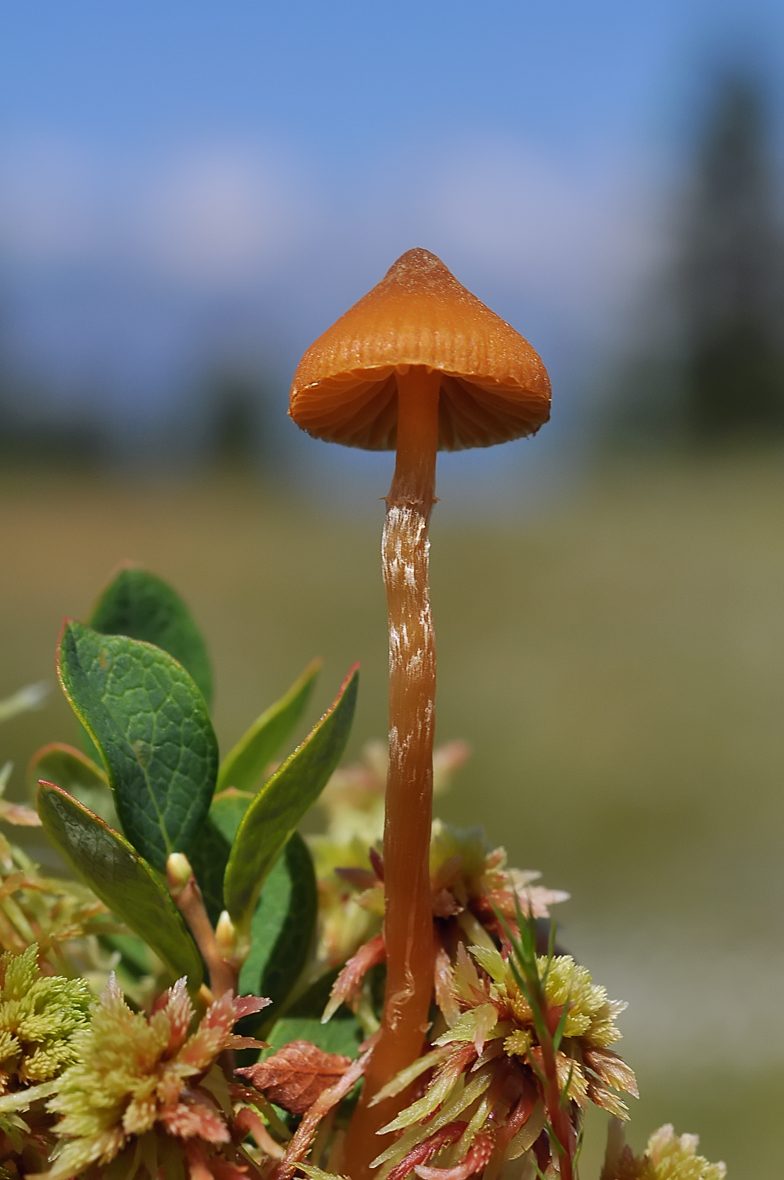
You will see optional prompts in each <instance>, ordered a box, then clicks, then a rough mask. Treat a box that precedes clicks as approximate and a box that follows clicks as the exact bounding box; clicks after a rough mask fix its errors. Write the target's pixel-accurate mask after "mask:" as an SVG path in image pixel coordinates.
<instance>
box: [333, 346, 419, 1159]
mask: <svg viewBox="0 0 784 1180" xmlns="http://www.w3.org/2000/svg"><path fill="white" fill-rule="evenodd" d="M397 383H398V425H397V457H396V462H395V474H394V478H393V480H392V487H391V488H390V492H389V495H388V497H387V514H386V521H385V524H384V537H383V542H382V563H383V572H384V584H385V586H386V592H387V606H388V611H389V772H388V778H387V794H386V818H385V823H384V897H385V911H384V941H385V945H386V959H387V983H386V993H385V999H384V1014H383V1018H382V1023H381V1032H380V1035H379V1040H378V1043H377V1045H376V1047H375V1049H374V1051H373V1055H372V1057H371V1059H370V1062H369V1065H368V1068H367V1070H366V1074H365V1083H364V1086H363V1090H362V1096H361V1099H360V1104H359V1106H358V1109H357V1113H356V1115H355V1117H354V1119H353V1120H352V1124H351V1127H350V1129H349V1134H348V1137H347V1141H346V1164H347V1168H348V1174H349V1175H350V1176H351V1177H352V1180H363V1178H364V1177H366V1176H367V1175H368V1174H369V1173H368V1169H369V1165H370V1162H371V1160H373V1159H374V1158H375V1156H376V1155H378V1153H379V1151H382V1150H383V1144H384V1141H383V1139H379V1137H378V1134H377V1132H378V1131H379V1129H380V1128H381V1127H383V1126H384V1125H385V1124H386V1123H387V1122H389V1121H390V1119H392V1118H393V1117H394V1115H395V1113H396V1110H395V1109H393V1107H396V1108H397V1110H400V1109H402V1108H403V1106H404V1105H405V1104H406V1101H407V1095H406V1094H405V1093H404V1094H401V1095H398V1096H397V1098H396V1099H394V1100H393V1099H389V1100H387V1101H384V1102H381V1103H380V1104H379V1105H378V1106H375V1107H369V1105H368V1104H369V1103H370V1101H371V1100H372V1098H373V1096H374V1094H376V1093H377V1092H378V1091H379V1090H380V1089H381V1087H382V1086H385V1085H386V1084H387V1082H389V1081H391V1079H392V1078H393V1077H394V1076H395V1074H397V1073H398V1072H399V1071H400V1070H401V1069H404V1068H405V1067H406V1066H407V1065H410V1064H411V1062H412V1061H414V1060H415V1059H416V1058H417V1057H418V1056H419V1055H420V1053H421V1051H422V1042H423V1039H424V1036H425V1033H426V1030H427V1024H428V1010H429V1007H430V1000H431V996H432V990H433V958H434V945H433V903H432V898H431V889H430V831H431V824H432V800H433V727H434V718H435V687H436V654H435V637H434V633H433V619H432V615H431V611H430V592H429V587H428V549H429V542H428V539H427V529H428V523H429V520H430V513H431V510H432V507H433V504H434V503H435V495H434V493H435V471H436V452H437V448H438V391H439V386H440V383H441V374H440V373H439V372H433V371H430V370H428V369H426V368H425V366H423V365H419V366H411V367H410V368H407V369H406V370H403V371H401V370H398V375H397Z"/></svg>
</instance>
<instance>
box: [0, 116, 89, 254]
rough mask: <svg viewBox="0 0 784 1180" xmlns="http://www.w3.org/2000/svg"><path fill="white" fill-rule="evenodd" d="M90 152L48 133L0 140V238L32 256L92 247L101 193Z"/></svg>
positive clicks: (9, 248)
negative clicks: (5, 141)
mask: <svg viewBox="0 0 784 1180" xmlns="http://www.w3.org/2000/svg"><path fill="white" fill-rule="evenodd" d="M99 187H100V186H99V184H98V177H97V175H96V172H95V170H94V167H93V161H92V159H91V157H90V155H89V153H87V152H85V151H84V150H82V149H80V147H79V146H78V145H76V144H74V143H71V142H64V141H62V140H57V139H44V140H38V141H35V142H28V143H16V144H6V145H3V146H0V244H2V248H3V249H4V251H6V252H8V253H10V254H11V255H12V256H14V257H17V258H20V259H22V260H23V261H30V262H44V263H45V262H59V261H62V260H63V259H76V258H82V257H84V256H85V255H86V254H88V253H90V252H92V250H93V248H94V245H95V239H96V233H97V231H98V218H97V216H96V214H97V212H98V209H99V208H100V204H101V198H100V193H99V191H98V190H99Z"/></svg>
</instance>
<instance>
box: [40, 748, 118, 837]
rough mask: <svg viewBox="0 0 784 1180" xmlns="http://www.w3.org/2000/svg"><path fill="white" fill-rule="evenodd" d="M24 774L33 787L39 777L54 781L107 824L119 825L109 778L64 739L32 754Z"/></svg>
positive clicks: (114, 826)
mask: <svg viewBox="0 0 784 1180" xmlns="http://www.w3.org/2000/svg"><path fill="white" fill-rule="evenodd" d="M27 775H28V781H29V782H30V783H31V785H32V786H33V787H36V786H37V784H38V782H39V781H40V780H41V779H45V780H46V782H48V783H54V784H55V786H58V787H62V789H63V790H64V791H66V792H67V793H68V794H69V795H73V796H74V797H75V798H76V799H78V800H79V802H80V803H84V805H85V807H89V809H90V811H94V812H95V814H96V815H99V816H100V817H101V819H102V820H105V821H106V823H107V824H108V825H109V827H111V828H117V827H119V821H118V819H117V812H116V810H115V807H114V799H113V798H112V791H111V787H110V786H109V780H108V778H107V777H106V775H105V774H104V772H103V771H102V770H101V768H100V767H99V766H96V764H95V763H94V762H93V760H92V758H88V757H87V755H86V754H83V753H82V752H81V750H76V749H74V747H73V746H68V745H66V744H65V743H64V742H50V743H49V745H48V746H44V747H43V748H42V749H40V750H39V751H38V753H37V754H34V755H33V757H32V758H31V760H30V765H29V767H28V771H27Z"/></svg>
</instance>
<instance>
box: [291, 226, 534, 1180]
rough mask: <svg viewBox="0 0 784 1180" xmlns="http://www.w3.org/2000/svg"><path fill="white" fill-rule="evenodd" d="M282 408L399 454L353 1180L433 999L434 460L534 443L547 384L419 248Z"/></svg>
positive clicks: (388, 553)
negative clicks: (375, 924) (378, 888)
mask: <svg viewBox="0 0 784 1180" xmlns="http://www.w3.org/2000/svg"><path fill="white" fill-rule="evenodd" d="M289 412H290V415H291V417H292V418H293V420H294V421H295V422H296V424H297V425H298V426H300V427H301V428H302V429H303V430H306V431H307V432H308V433H309V434H312V435H313V436H314V437H316V438H320V439H324V440H326V441H328V442H337V443H343V444H344V445H346V446H354V447H363V448H365V449H368V450H392V449H395V450H396V452H397V454H396V460H395V473H394V477H393V480H392V486H391V488H390V492H389V495H388V496H387V498H386V505H387V509H386V520H385V524H384V533H383V541H382V564H383V574H384V583H385V587H386V594H387V604H388V610H389V772H388V781H387V795H386V819H385V825H384V856H383V865H384V887H385V899H386V901H385V918H384V939H385V943H386V960H387V985H386V994H385V1001H384V1014H383V1019H382V1026H381V1031H380V1035H379V1039H378V1042H377V1045H376V1047H375V1049H374V1052H373V1055H372V1058H371V1061H370V1065H369V1068H368V1071H367V1073H366V1077H365V1084H364V1086H363V1093H362V1097H361V1101H360V1108H359V1111H358V1115H357V1117H355V1119H354V1120H353V1122H352V1126H351V1129H350V1131H349V1137H348V1142H347V1160H346V1163H347V1166H348V1171H349V1175H351V1176H352V1180H361V1177H363V1176H364V1175H367V1169H368V1166H369V1164H370V1161H371V1160H372V1158H373V1157H374V1156H375V1155H376V1154H377V1152H378V1151H379V1150H380V1149H381V1148H380V1143H381V1141H380V1140H379V1139H378V1138H377V1137H376V1135H377V1132H378V1131H379V1129H380V1128H381V1127H382V1126H383V1125H384V1124H385V1123H386V1122H387V1121H388V1120H389V1118H391V1117H392V1115H391V1114H390V1109H391V1108H390V1103H389V1100H387V1101H384V1102H382V1103H380V1104H379V1105H377V1106H375V1107H372V1106H370V1105H369V1104H370V1103H371V1102H372V1099H373V1095H374V1094H376V1093H377V1092H378V1090H379V1089H380V1088H381V1087H382V1086H384V1085H386V1083H387V1082H389V1081H390V1080H391V1078H392V1077H394V1076H395V1074H396V1073H398V1072H399V1071H400V1070H401V1069H403V1068H405V1067H406V1066H408V1065H410V1064H411V1062H412V1061H414V1060H415V1058H416V1057H418V1056H419V1054H420V1052H421V1049H422V1041H423V1038H424V1034H425V1031H426V1028H427V1023H428V1009H429V1005H430V1000H431V988H432V978H433V970H432V965H433V956H434V947H433V933H432V929H433V917H432V902H431V896H430V874H429V863H428V862H429V850H430V828H431V819H432V778H433V767H432V748H433V726H434V705H435V683H436V664H435V644H434V635H433V622H432V616H431V611H430V595H429V589H428V549H429V542H428V539H427V533H428V524H429V520H430V513H431V510H432V507H433V504H434V502H435V469H436V452H437V451H438V450H461V449H464V448H467V447H486V446H491V445H493V444H494V443H500V442H506V441H507V440H508V439H513V438H520V437H521V436H524V435H530V434H534V433H535V432H536V431H537V430H538V429H539V427H540V426H541V425H542V424H543V423H544V422H546V421H547V419H548V417H549V412H550V382H549V379H548V376H547V372H546V370H545V368H544V365H543V364H542V362H541V360H540V359H539V357H538V355H537V354H536V352H534V350H533V348H532V347H531V346H530V344H528V342H527V341H526V340H524V339H523V337H522V336H520V335H519V333H518V332H516V331H515V330H514V328H512V327H510V325H509V324H507V323H506V322H505V321H504V320H502V319H501V318H500V317H499V316H497V315H496V314H495V313H494V312H492V311H490V309H489V308H487V307H486V306H485V305H484V304H483V303H481V302H480V301H479V300H478V299H477V298H476V297H475V296H474V295H472V294H471V293H470V292H469V291H467V290H466V289H465V287H463V286H462V285H461V284H460V283H459V282H458V281H457V279H456V278H455V277H454V275H452V274H451V272H450V271H449V270H447V268H446V267H445V266H444V264H443V263H442V262H441V261H440V259H438V258H436V256H435V255H434V254H431V253H430V252H429V251H427V250H421V249H416V250H409V251H408V252H407V253H405V254H403V255H402V257H401V258H399V259H398V260H397V262H396V263H395V264H394V265H393V266H392V267H391V268H390V270H389V271H388V272H387V274H386V275H385V277H384V278H383V279H382V280H381V282H380V283H379V284H378V285H377V286H375V287H374V288H373V289H372V291H370V292H368V294H367V295H365V296H364V297H363V298H362V299H360V300H359V302H358V303H356V304H355V305H354V306H353V307H352V308H350V309H349V310H348V311H347V312H346V313H345V315H343V316H341V318H340V319H339V320H337V322H336V323H335V324H333V325H332V327H331V328H328V329H327V331H326V332H324V334H323V335H322V336H320V337H319V338H318V340H316V341H315V343H313V344H312V345H311V346H310V348H309V349H308V350H307V352H306V353H305V355H304V356H303V358H302V360H301V361H300V364H299V366H298V368H297V371H296V373H295V375H294V381H293V383H292V387H291V406H290V411H289ZM404 1100H405V1095H402V1096H401V1098H400V1101H401V1102H402V1101H404Z"/></svg>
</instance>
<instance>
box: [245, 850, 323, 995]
mask: <svg viewBox="0 0 784 1180" xmlns="http://www.w3.org/2000/svg"><path fill="white" fill-rule="evenodd" d="M317 910H318V893H317V890H316V873H315V870H314V868H313V858H312V857H311V855H310V849H309V848H308V846H307V844H306V843H305V841H304V840H303V839H302V837H301V836H300V834H299V832H295V833H294V835H293V836H292V837H291V839H290V840H289V842H288V844H287V845H286V847H285V848H284V849H283V852H282V853H281V854H280V856H279V857H278V859H277V861H276V862H275V865H274V866H273V868H272V869H271V871H270V873H269V876H268V877H267V880H266V881H265V882H264V888H263V889H262V891H261V896H260V898H259V900H258V904H257V905H256V910H255V912H254V914H253V920H252V922H251V927H250V930H251V950H250V954H249V955H248V958H247V959H246V960H245V962H244V963H243V965H242V970H241V971H240V981H239V990H240V994H243V993H245V992H251V993H252V994H253V995H254V996H267V997H269V999H270V1000H272V1003H273V1006H274V1008H275V1009H278V1008H280V1006H281V1005H282V1004H283V1003H284V1002H285V1000H286V998H287V996H288V995H289V993H290V991H291V989H292V988H293V986H294V984H295V983H296V982H297V980H298V979H299V977H300V975H301V973H302V969H303V967H304V966H305V963H306V961H307V958H308V953H309V951H310V945H311V941H312V939H313V932H314V930H315V928H316V913H317Z"/></svg>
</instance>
